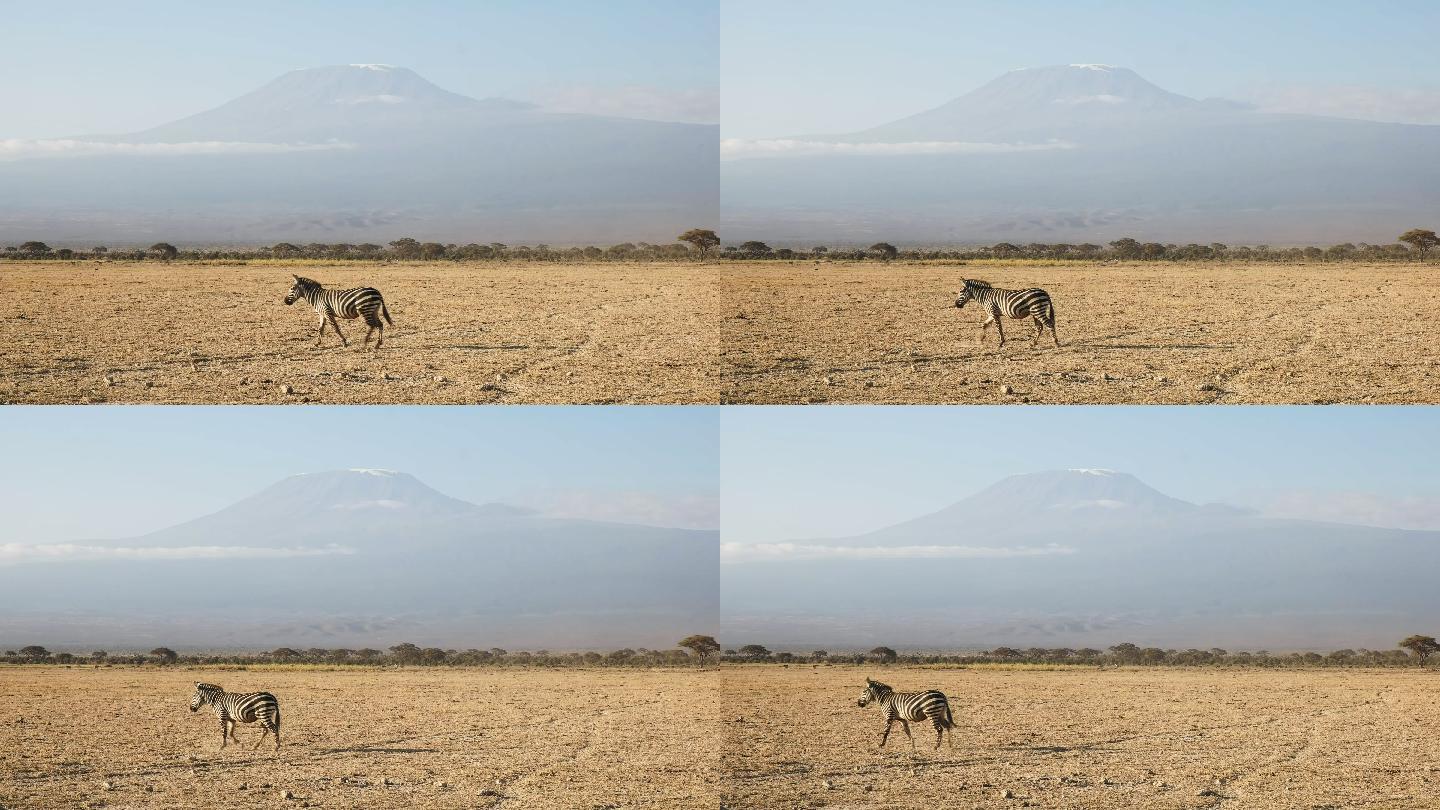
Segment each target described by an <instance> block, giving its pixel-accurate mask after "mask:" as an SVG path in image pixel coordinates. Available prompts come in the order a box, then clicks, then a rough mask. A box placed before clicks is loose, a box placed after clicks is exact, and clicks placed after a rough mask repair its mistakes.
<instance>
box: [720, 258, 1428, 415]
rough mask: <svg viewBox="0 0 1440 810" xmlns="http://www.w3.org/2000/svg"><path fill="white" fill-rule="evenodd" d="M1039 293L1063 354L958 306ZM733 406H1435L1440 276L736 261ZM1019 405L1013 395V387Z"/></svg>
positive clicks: (1337, 270) (730, 273) (1234, 268)
mask: <svg viewBox="0 0 1440 810" xmlns="http://www.w3.org/2000/svg"><path fill="white" fill-rule="evenodd" d="M967 276H968V277H971V278H982V279H985V280H987V281H990V282H991V283H992V284H994V285H995V286H998V287H1006V288H1022V287H1032V286H1033V287H1042V288H1044V289H1046V290H1048V291H1049V292H1050V294H1051V295H1052V297H1053V298H1054V300H1055V306H1056V312H1057V315H1058V332H1059V336H1060V342H1061V347H1060V348H1059V349H1055V348H1054V347H1053V344H1052V343H1051V342H1050V339H1049V335H1048V334H1047V335H1046V338H1045V339H1044V341H1042V342H1040V343H1039V345H1038V347H1036V346H1033V345H1032V344H1031V343H1030V335H1031V334H1032V333H1033V329H1027V328H1026V326H1025V324H1023V323H1022V322H1020V321H1007V322H1006V325H1007V326H1008V327H1009V329H1008V330H1007V338H1009V340H1008V341H1007V343H1006V345H1005V348H1004V349H1003V350H999V351H997V349H996V344H997V342H998V341H997V340H996V338H995V333H994V329H991V330H990V337H989V342H988V343H987V344H985V345H983V346H982V345H981V344H980V343H979V340H978V339H979V335H980V329H979V326H978V323H979V321H980V319H981V317H982V316H981V315H980V314H979V312H978V311H977V310H976V309H975V307H974V305H973V304H972V305H971V306H969V307H967V308H966V309H964V310H957V309H955V307H954V303H955V295H954V293H955V290H957V289H958V288H959V284H960V279H962V278H964V277H967ZM722 277H723V279H724V282H723V287H724V289H723V292H722V293H721V296H722V300H723V301H724V314H723V325H722V327H721V335H720V345H721V346H722V358H723V364H724V369H723V374H724V377H725V382H724V385H723V387H722V390H721V397H722V401H724V402H748V403H804V402H842V403H909V404H922V403H927V404H928V403H1011V402H1040V403H1061V404H1068V403H1077V404H1078V403H1095V404H1107V403H1136V404H1140V403H1177V404H1185V403H1209V402H1221V403H1337V402H1338V403H1371V402H1378V403H1437V402H1440V332H1437V330H1436V328H1435V327H1434V326H1433V324H1432V323H1431V321H1432V320H1433V317H1434V316H1433V313H1432V312H1431V309H1432V307H1431V305H1430V304H1429V303H1428V302H1429V300H1430V298H1431V291H1433V290H1434V289H1436V287H1437V285H1440V267H1436V266H1433V265H1431V266H1424V267H1421V266H1416V265H1388V264H1387V265H1374V266H1367V265H1358V264H1352V265H1336V264H1324V265H1312V266H1275V265H1257V266H1240V265H1188V264H1186V265H1180V264H1175V265H1171V264H1136V265H1101V264H1093V265H1072V264H1067V265H1063V266H1055V265H1041V264H1035V265H1025V264H1004V265H1002V266H984V265H967V266H953V265H952V266H939V265H933V264H905V263H895V264H891V265H888V266H886V265H879V264H875V263H863V264H847V263H823V264H820V265H819V266H816V265H814V264H813V263H811V262H795V263H776V262H769V263H750V264H734V265H731V264H727V265H726V267H725V273H724V275H723V276H722ZM1006 386H1008V387H1009V388H1010V393H1006V392H1005V390H1004V389H1005V387H1006Z"/></svg>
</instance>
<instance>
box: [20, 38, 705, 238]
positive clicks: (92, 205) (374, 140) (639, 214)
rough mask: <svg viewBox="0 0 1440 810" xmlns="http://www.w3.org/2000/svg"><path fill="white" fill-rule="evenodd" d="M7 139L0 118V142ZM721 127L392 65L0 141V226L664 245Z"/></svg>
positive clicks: (83, 233)
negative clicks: (148, 125) (480, 91)
mask: <svg viewBox="0 0 1440 810" xmlns="http://www.w3.org/2000/svg"><path fill="white" fill-rule="evenodd" d="M4 137H5V133H4V131H3V123H0V140H3V139H4ZM718 143H719V139H718V128H717V127H715V126H706V125H698V124H678V123H668V122H660V121H645V120H639V119H627V118H613V117H604V116H594V115H578V114H562V113H552V112H548V111H546V110H543V109H539V108H537V107H535V106H534V105H531V104H527V103H524V102H520V101H513V100H506V99H493V98H492V99H472V98H468V97H466V96H462V95H458V94H456V93H451V92H449V91H446V90H444V89H441V88H439V87H437V86H435V85H434V84H432V83H430V82H428V81H426V80H425V79H424V78H422V77H421V76H419V75H418V74H416V73H415V72H413V71H411V70H408V69H405V68H402V67H393V66H389V65H339V66H331V67H321V68H311V69H305V70H296V71H292V72H290V73H287V74H285V75H283V76H280V77H279V78H277V79H275V80H274V81H272V82H270V83H269V84H267V85H265V86H263V87H261V88H259V89H258V90H256V91H254V92H252V93H249V94H246V95H244V96H241V97H240V98H237V99H234V100H232V101H230V102H228V103H226V104H222V105H221V106H219V107H217V108H215V109H212V110H208V111H205V112H200V113H198V114H196V115H192V116H190V117H188V118H184V119H181V120H179V121H175V122H172V123H168V124H164V125H161V126H157V127H154V128H152V129H149V130H146V131H144V132H138V133H131V134H125V135H97V136H77V137H74V138H68V139H60V140H57V141H50V142H37V143H35V144H31V146H32V147H33V148H30V149H26V148H24V146H25V145H24V144H20V146H19V147H18V148H16V149H9V150H0V229H3V230H4V231H6V232H8V233H14V234H16V235H17V238H21V237H23V238H35V239H44V240H47V241H50V242H52V243H60V244H63V243H65V242H66V241H67V240H73V239H84V240H87V241H86V242H85V244H86V245H88V244H91V240H93V241H98V242H102V243H103V242H105V241H111V242H112V243H114V242H116V241H123V242H129V243H145V244H148V243H149V242H153V241H155V240H157V239H164V240H166V241H170V242H174V243H176V244H184V243H196V242H200V243H205V242H212V243H213V242H235V243H241V244H247V245H254V244H265V243H269V242H272V241H281V240H285V241H292V242H376V243H382V244H383V243H385V242H387V241H390V240H393V239H396V238H399V237H402V236H411V237H414V238H417V239H422V240H432V241H439V242H455V243H466V242H479V243H486V242H492V241H503V242H512V243H513V242H531V243H533V242H548V243H550V244H554V245H567V244H583V243H598V244H613V243H615V242H621V241H639V240H647V241H651V242H657V243H659V242H668V241H672V240H673V239H674V237H675V235H676V234H678V233H680V232H681V231H683V230H685V229H687V228H691V227H713V226H714V224H715V222H716V220H717V218H718V194H719V188H718V182H719V181H718V170H717V165H718V160H719V158H718Z"/></svg>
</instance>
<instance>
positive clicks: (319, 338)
mask: <svg viewBox="0 0 1440 810" xmlns="http://www.w3.org/2000/svg"><path fill="white" fill-rule="evenodd" d="M324 341H325V319H324V318H321V319H320V334H319V335H318V336H316V338H315V345H316V347H319V345H320V344H321V343H323V342H324Z"/></svg>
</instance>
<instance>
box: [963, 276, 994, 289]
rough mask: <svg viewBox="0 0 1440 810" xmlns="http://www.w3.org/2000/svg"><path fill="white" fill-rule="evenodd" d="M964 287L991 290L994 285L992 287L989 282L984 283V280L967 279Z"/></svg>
mask: <svg viewBox="0 0 1440 810" xmlns="http://www.w3.org/2000/svg"><path fill="white" fill-rule="evenodd" d="M965 286H966V287H990V288H993V287H994V286H995V285H994V284H991V283H990V282H988V281H986V280H984V279H981V278H967V279H965Z"/></svg>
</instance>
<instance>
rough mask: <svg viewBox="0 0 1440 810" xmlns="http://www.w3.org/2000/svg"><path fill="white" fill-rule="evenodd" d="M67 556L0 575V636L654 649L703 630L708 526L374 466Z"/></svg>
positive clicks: (282, 487)
mask: <svg viewBox="0 0 1440 810" xmlns="http://www.w3.org/2000/svg"><path fill="white" fill-rule="evenodd" d="M77 545H80V546H81V547H82V548H83V550H84V551H85V553H84V554H83V555H80V556H78V557H77V558H74V559H71V558H67V557H66V556H65V555H57V556H55V558H54V561H52V562H27V563H24V564H19V565H10V566H0V639H11V640H18V639H21V638H42V637H43V638H47V639H52V640H54V642H55V643H57V644H60V643H65V644H70V643H74V644H83V643H89V642H91V641H94V642H96V643H100V642H104V643H108V644H112V645H115V644H121V643H127V642H133V643H144V642H147V641H153V642H154V643H168V642H165V641H164V639H170V640H171V642H173V643H174V644H186V645H191V646H204V647H217V646H256V645H258V646H271V645H279V644H291V645H294V644H301V643H304V644H307V645H308V646H314V645H315V644H330V645H340V644H343V645H346V646H355V645H356V644H362V645H368V646H379V643H380V642H384V641H389V642H390V643H396V642H398V641H405V640H409V641H416V642H417V643H419V641H420V640H421V638H422V637H423V638H425V639H429V640H430V641H431V643H434V644H442V645H446V646H456V645H476V644H478V645H482V646H484V645H487V644H494V643H505V644H515V645H522V644H523V645H533V646H551V647H593V646H605V645H611V644H619V645H622V646H623V645H631V646H634V645H642V646H657V645H665V646H668V645H670V644H672V643H673V642H674V640H675V639H678V638H681V637H683V636H684V635H687V634H689V633H693V632H711V631H712V630H713V628H714V626H715V623H716V622H717V620H718V616H717V611H718V593H717V590H718V583H717V581H716V576H717V575H716V571H717V565H718V537H717V533H716V532H714V531H695V530H685V529H666V528H657V527H652V526H636V525H628V524H620V523H606V522H600V521H587V520H570V519H555V518H548V517H544V516H542V515H539V514H536V513H534V512H531V511H529V510H525V509H520V508H517V507H512V506H508V505H505V504H498V503H492V504H483V505H477V504H472V503H469V502H467V501H463V500H459V499H456V498H452V497H449V496H447V495H444V494H442V493H440V492H437V491H436V490H434V489H432V488H431V487H429V486H427V485H425V484H424V483H423V482H421V481H420V480H418V479H416V478H415V477H414V476H411V475H408V474H406V473H403V472H396V471H390V470H376V469H359V470H336V471H330V472H322V473H314V474H307V475H296V476H291V477H289V478H286V479H284V480H282V481H279V482H276V483H275V484H274V485H272V486H270V487H267V488H266V489H264V490H262V491H260V492H258V493H256V494H254V495H251V496H249V497H246V498H243V499H241V500H239V501H237V502H235V503H234V504H232V505H230V506H228V507H226V508H224V509H221V510H220V511H218V512H215V513H213V514H210V515H205V516H203V517H199V518H196V519H195V520H191V521H186V522H184V523H181V524H179V525H176V526H172V527H169V528H166V529H162V530H160V531H157V532H154V533H151V534H148V535H143V536H140V537H133V538H125V539H117V540H103V541H88V542H85V543H82V544H77ZM347 628H348V629H347ZM707 628H710V629H707ZM676 633H680V635H675V634H676ZM107 634H108V635H107ZM672 636H673V638H672ZM107 639H108V641H107Z"/></svg>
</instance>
